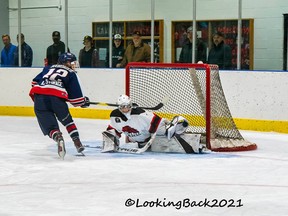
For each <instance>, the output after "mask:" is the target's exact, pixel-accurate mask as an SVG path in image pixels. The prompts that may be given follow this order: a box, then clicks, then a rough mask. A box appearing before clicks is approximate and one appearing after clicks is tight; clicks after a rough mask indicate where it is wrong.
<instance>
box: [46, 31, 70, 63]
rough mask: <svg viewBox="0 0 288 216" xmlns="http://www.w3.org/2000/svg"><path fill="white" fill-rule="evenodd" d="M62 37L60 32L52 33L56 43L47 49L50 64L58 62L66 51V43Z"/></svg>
mask: <svg viewBox="0 0 288 216" xmlns="http://www.w3.org/2000/svg"><path fill="white" fill-rule="evenodd" d="M60 39H61V36H60V32H59V31H54V32H53V33H52V40H53V42H54V43H53V44H52V45H50V46H49V47H48V48H47V51H46V58H47V61H48V65H54V64H57V62H58V58H59V56H60V55H61V54H63V53H65V44H64V42H62V41H61V40H60Z"/></svg>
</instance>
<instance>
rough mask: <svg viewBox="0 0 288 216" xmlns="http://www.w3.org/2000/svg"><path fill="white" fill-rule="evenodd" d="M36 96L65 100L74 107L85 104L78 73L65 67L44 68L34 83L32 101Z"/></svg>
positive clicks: (31, 92)
mask: <svg viewBox="0 0 288 216" xmlns="http://www.w3.org/2000/svg"><path fill="white" fill-rule="evenodd" d="M34 94H40V95H52V96H56V97H59V98H63V99H65V100H66V101H68V102H70V103H71V104H72V105H73V106H82V105H84V103H85V97H84V95H83V93H82V89H81V86H80V83H79V79H78V76H77V74H76V71H74V70H72V69H70V68H68V67H65V66H64V65H53V66H51V67H49V66H48V67H44V68H43V71H42V72H41V73H39V74H38V75H37V76H36V77H35V78H34V79H33V81H32V88H31V90H30V93H29V95H30V97H31V98H32V100H33V99H34Z"/></svg>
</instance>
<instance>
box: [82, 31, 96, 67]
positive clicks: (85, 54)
mask: <svg viewBox="0 0 288 216" xmlns="http://www.w3.org/2000/svg"><path fill="white" fill-rule="evenodd" d="M83 44H84V47H83V49H81V50H80V52H79V64H80V67H81V68H95V67H100V61H99V53H98V51H97V50H96V49H94V47H93V39H92V37H91V36H89V35H86V36H85V37H84V39H83Z"/></svg>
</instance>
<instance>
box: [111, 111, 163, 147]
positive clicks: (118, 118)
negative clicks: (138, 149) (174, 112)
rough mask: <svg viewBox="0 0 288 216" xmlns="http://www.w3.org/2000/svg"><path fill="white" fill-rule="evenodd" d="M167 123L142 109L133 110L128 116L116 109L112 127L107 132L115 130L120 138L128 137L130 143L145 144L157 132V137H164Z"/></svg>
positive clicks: (112, 116)
mask: <svg viewBox="0 0 288 216" xmlns="http://www.w3.org/2000/svg"><path fill="white" fill-rule="evenodd" d="M166 123H167V120H165V119H162V118H161V117H159V116H157V115H156V114H154V113H153V112H149V111H146V110H143V109H142V108H140V107H136V108H132V109H131V112H129V113H127V114H123V113H122V112H120V110H119V109H115V110H113V111H112V112H111V114H110V125H109V126H108V128H107V130H113V129H114V130H115V132H116V134H117V136H118V137H121V134H122V133H124V134H125V135H126V136H127V137H128V142H138V143H144V142H147V141H148V140H149V139H150V137H151V134H153V133H155V132H156V131H157V135H164V134H165V125H166Z"/></svg>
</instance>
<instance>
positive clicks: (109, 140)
mask: <svg viewBox="0 0 288 216" xmlns="http://www.w3.org/2000/svg"><path fill="white" fill-rule="evenodd" d="M102 135H103V147H102V151H101V152H116V151H117V149H118V146H119V138H118V136H116V135H115V134H114V133H113V132H112V131H103V132H102Z"/></svg>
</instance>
